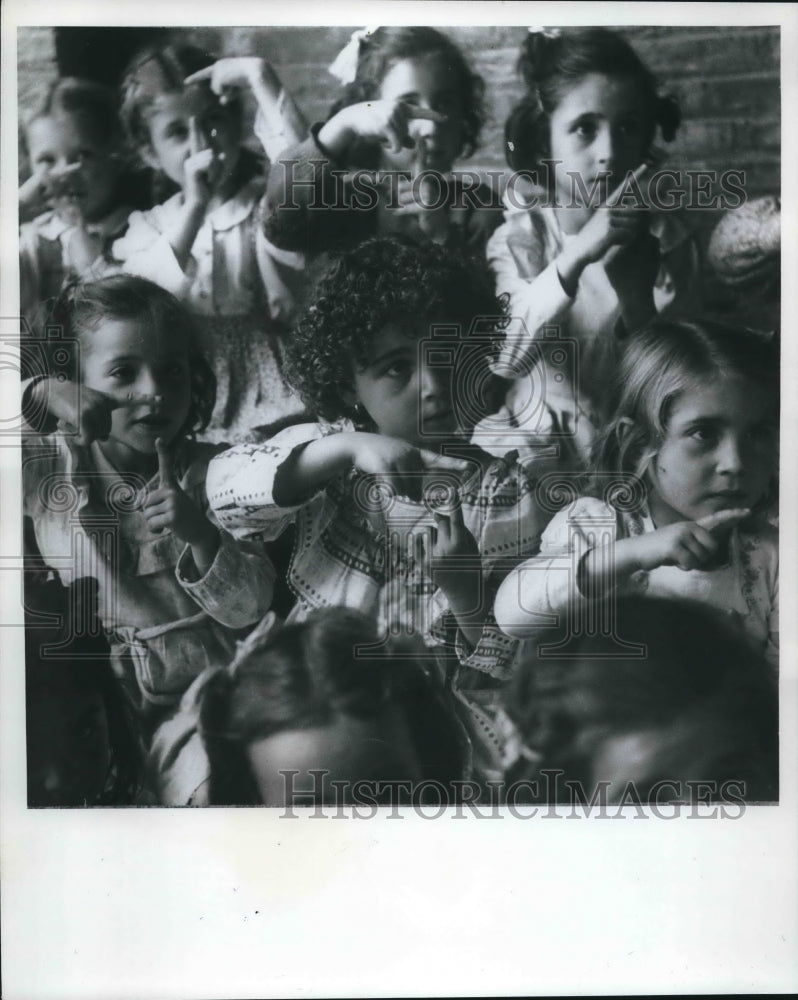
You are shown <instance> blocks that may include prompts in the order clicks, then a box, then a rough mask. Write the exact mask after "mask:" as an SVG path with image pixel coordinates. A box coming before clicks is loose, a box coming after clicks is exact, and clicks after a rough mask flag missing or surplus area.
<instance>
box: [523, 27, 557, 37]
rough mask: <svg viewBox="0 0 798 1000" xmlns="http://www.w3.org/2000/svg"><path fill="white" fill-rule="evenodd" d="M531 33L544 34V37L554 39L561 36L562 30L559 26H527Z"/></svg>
mask: <svg viewBox="0 0 798 1000" xmlns="http://www.w3.org/2000/svg"><path fill="white" fill-rule="evenodd" d="M526 30H527V31H528V32H529V34H530V35H543V37H544V38H548V39H554V38H559V37H560V35H561V34H562V31H561V30H560V29H559V28H549V27H548V26H544V27H541V28H527V29H526Z"/></svg>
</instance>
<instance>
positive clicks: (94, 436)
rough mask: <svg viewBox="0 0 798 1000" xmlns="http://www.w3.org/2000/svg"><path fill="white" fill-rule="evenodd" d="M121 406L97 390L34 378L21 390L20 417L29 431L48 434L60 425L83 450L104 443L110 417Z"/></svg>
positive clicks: (108, 431)
mask: <svg viewBox="0 0 798 1000" xmlns="http://www.w3.org/2000/svg"><path fill="white" fill-rule="evenodd" d="M124 405H125V404H124V403H123V402H120V401H119V400H117V399H114V398H113V397H111V396H106V395H105V394H104V393H102V392H98V391H97V390H96V389H90V388H88V387H87V386H85V385H78V383H77V382H69V381H66V382H61V381H60V380H59V379H55V378H33V379H30V380H28V382H26V383H25V384H24V385H23V389H22V415H23V419H24V420H25V423H26V425H27V426H28V427H29V428H30V429H31V430H34V431H37V432H39V433H42V434H47V433H51V432H52V431H54V430H55V429H56V426H57V425H58V424H61V425H62V426H63V427H64V429H65V430H66V432H67V433H69V434H73V435H75V441H76V443H77V444H81V445H84V446H85V445H89V444H91V442H92V441H96V440H100V441H104V440H106V438H107V437H108V435H109V434H110V432H111V414H112V413H113V411H114V410H115V409H118V408H119V407H120V406H124Z"/></svg>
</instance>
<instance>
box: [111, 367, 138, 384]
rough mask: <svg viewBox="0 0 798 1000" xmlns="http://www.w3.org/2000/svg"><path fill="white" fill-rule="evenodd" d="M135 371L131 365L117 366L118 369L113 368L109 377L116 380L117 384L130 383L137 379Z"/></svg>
mask: <svg viewBox="0 0 798 1000" xmlns="http://www.w3.org/2000/svg"><path fill="white" fill-rule="evenodd" d="M135 374H136V373H135V371H134V370H133V368H131V367H130V365H117V367H116V368H112V369H111V370H110V371H109V372H108V375H109V377H110V378H112V379H116V381H117V382H129V381H130V380H131V379H132V378H134V377H135Z"/></svg>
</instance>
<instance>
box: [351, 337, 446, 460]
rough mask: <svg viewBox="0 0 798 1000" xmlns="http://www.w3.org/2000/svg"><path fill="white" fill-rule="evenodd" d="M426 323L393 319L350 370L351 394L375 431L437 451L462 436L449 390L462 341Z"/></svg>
mask: <svg viewBox="0 0 798 1000" xmlns="http://www.w3.org/2000/svg"><path fill="white" fill-rule="evenodd" d="M430 326H431V324H430V323H429V322H424V321H423V320H422V321H417V322H416V323H415V324H414V323H412V321H397V322H395V323H389V324H387V325H386V326H384V327H383V328H382V329H381V330H380V331H379V333H378V334H377V335H376V337H375V338H374V341H373V345H372V350H371V356H370V358H369V361H368V364H367V366H366V367H365V368H364V369H363V370H362V371H358V370H355V372H354V386H355V394H356V396H357V400H358V402H359V403H360V405H361V406H362V407H363V408H364V409H365V411H366V412H367V413H368V415H369V416H370V417H371V419H372V420H373V421H374V423H375V424H376V425H377V433H379V434H384V435H386V436H388V437H394V438H399V439H400V440H402V441H407V442H408V444H413V445H416V446H417V447H420V448H429V449H432V450H435V449H437V448H439V447H440V446H441V445H442V444H443V443H445V442H446V441H451V440H453V439H457V438H460V437H462V435H463V433H464V432H465V429H464V428H463V427H461V426H460V422H459V417H458V412H457V407H456V406H455V398H454V388H453V383H454V379H453V370H454V367H455V359H456V357H457V351H458V349H459V348H460V347H461V346H462V345H461V342H460V340H459V339H458V338H457V337H456V336H453V337H452V338H451V339H448V338H441V337H438V336H436V337H435V338H434V340H430Z"/></svg>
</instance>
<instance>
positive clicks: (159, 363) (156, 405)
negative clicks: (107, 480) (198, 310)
mask: <svg viewBox="0 0 798 1000" xmlns="http://www.w3.org/2000/svg"><path fill="white" fill-rule="evenodd" d="M81 347H82V349H83V355H82V357H81V372H82V375H83V379H82V381H83V384H84V385H86V386H88V387H89V388H90V389H96V390H98V391H99V392H103V393H105V394H106V395H108V396H112V397H113V398H114V399H117V400H119V401H120V402H121V403H124V404H125V405H123V406H120V407H119V408H118V409H116V410H114V412H113V415H112V421H111V436H110V438H109V441H108V448H109V449H110V451H109V455H110V456H111V458H112V460H114V464H116V465H117V467H118V468H120V469H124V468H127V467H129V466H131V465H132V463H135V461H136V457H137V456H140V455H142V454H143V455H155V454H156V448H155V441H156V438H161V440H162V441H163V442H164V443H166V444H168V443H169V442H170V441H172V440H174V438H175V437H176V435H177V434H178V432H179V431H180V429H181V428H182V426H183V424H184V423H185V421H186V418H187V416H188V412H189V409H190V406H191V373H190V368H189V360H188V342H187V336H186V335H185V334H183V333H179V332H177V331H174V330H170V331H161V330H154V329H152V328H151V327H150V324H148V323H146V322H144V321H143V320H135V319H106V320H105V321H104V322H103V323H101V324H100V325H99V326H98V327H97V328H96V329H94V330H91V331H88V332H86V333H85V334H83V336H82V337H81ZM155 397H159V398H157V399H156V398H155ZM137 400H140V401H137ZM132 467H135V465H133V466H132Z"/></svg>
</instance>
